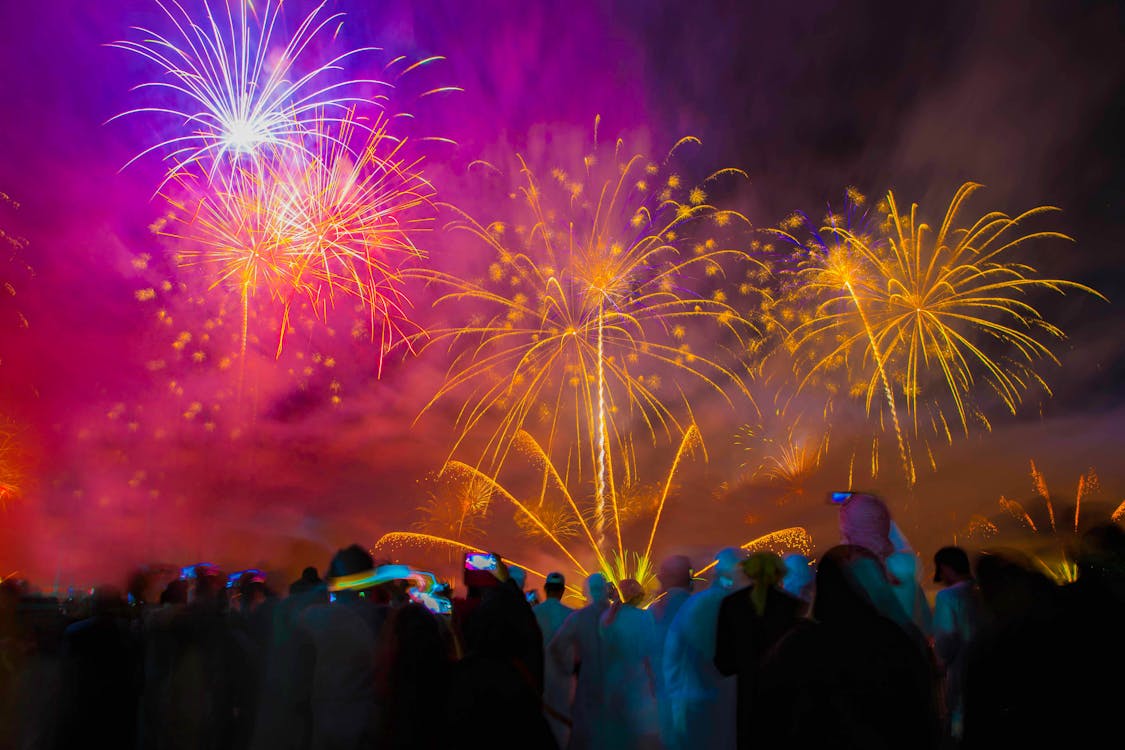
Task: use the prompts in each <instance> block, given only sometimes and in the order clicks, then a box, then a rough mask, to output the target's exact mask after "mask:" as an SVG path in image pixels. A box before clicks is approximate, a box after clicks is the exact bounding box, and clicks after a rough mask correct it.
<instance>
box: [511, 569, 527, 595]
mask: <svg viewBox="0 0 1125 750" xmlns="http://www.w3.org/2000/svg"><path fill="white" fill-rule="evenodd" d="M508 577H509V578H511V579H512V580H513V581H515V583H516V586H518V587H519V590H520V591H523V587H524V585H525V584H526V583H527V573H525V572H524V569H523V568H521V567H519V566H517V565H513V566H511V567H510V568H508Z"/></svg>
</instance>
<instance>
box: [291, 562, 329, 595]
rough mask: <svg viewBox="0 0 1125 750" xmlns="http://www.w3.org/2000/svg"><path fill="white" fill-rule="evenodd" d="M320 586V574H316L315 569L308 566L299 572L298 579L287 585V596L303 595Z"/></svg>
mask: <svg viewBox="0 0 1125 750" xmlns="http://www.w3.org/2000/svg"><path fill="white" fill-rule="evenodd" d="M322 584H323V581H321V580H320V574H319V573H317V570H316V567H315V566H313V565H309V566H308V567H306V568H305V569H304V570H302V571H301V577H300V578H298V579H297V580H296V581H293V583H291V584H289V594H290V596H292V595H294V594H304V593H307V592H309V591H312V590H313V589H316V588H317V587H319V586H321V585H322Z"/></svg>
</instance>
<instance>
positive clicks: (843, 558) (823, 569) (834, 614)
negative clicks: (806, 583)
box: [813, 544, 881, 624]
mask: <svg viewBox="0 0 1125 750" xmlns="http://www.w3.org/2000/svg"><path fill="white" fill-rule="evenodd" d="M878 562H879V561H878V558H877V557H875V554H874V553H873V552H871V550H869V549H867V548H866V547H860V546H859V545H855V544H841V545H838V546H836V547H833V548H832V549H830V550H828V551H827V552H825V553H824V556H823V557H822V558H820V562H819V563H818V564H817V568H816V599H815V600H814V601H813V617H814V618H815V619H816V620H818V621H819V622H825V623H840V624H849V623H850V624H855V623H857V622H862V621H864V620H865V619H870V618H872V617H877V616H878V614H879V611H878V609H877V608H876V606H875V604H874V603H873V602H872V600H871V597H870V594H869V593H868V592H869V588H868V586H866V585H864V583H863V582H861V581H860V579H859V575H858V571H859V568H860V567H861V566H863V567H865V568H866V569H868V570H872V569H879V570H881V567H880V566H879V564H878Z"/></svg>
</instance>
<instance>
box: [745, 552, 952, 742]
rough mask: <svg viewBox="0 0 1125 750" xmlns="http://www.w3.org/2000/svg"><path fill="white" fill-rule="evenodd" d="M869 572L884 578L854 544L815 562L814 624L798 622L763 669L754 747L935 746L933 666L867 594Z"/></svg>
mask: <svg viewBox="0 0 1125 750" xmlns="http://www.w3.org/2000/svg"><path fill="white" fill-rule="evenodd" d="M873 571H882V567H881V566H880V565H879V561H878V559H877V558H876V557H875V556H874V554H873V553H871V552H870V551H868V550H867V549H865V548H862V547H858V546H855V545H841V546H838V547H833V548H832V549H831V550H829V551H828V552H827V553H826V554H825V555H824V557H823V558H822V559H821V561H820V563H819V565H818V568H817V576H816V599H815V601H814V604H813V619H812V620H804V621H801V622H800V623H798V624H797V625H795V626H794V627H793V628H792V629H791V630H790V631H789V633H787V634H786V635H785V636H784V637H783V638H782V639H781V640H780V641H778V642H777V644H776V645H775V646H774V648H773V649H772V650H771V651H770V653H769V654H768V655H767V656H766V658H765V660H764V662H763V664H762V670H761V674H760V680H759V682H758V688H759V689H758V691H757V694H756V695H755V705H754V707H753V714H754V716H753V718H754V725H753V727H752V728H751V729H752V731H753V732H754V737H753V743H754V744H756V745H758V746H761V747H831V748H865V749H867V750H880V749H882V748H886V749H887V750H890V749H892V748H895V749H897V748H931V747H934V746H935V745H936V742H937V717H936V713H935V704H934V698H935V696H934V675H933V672H932V669H931V666H930V662H929V660H928V658H927V654H926V652H924V651H923V650H922V649H921V648H920V647H919V646H918V644H917V643H916V642H915V641H914V640H913V639H912V638H910V636H908V635H907V634H906V633H905V632H904V631H903V630H902V629H901V628H900V627H899V626H898V625H897V624H895V623H894V622H892V621H891V620H889V619H888V618H886V617H885V616H883V615H882V614H880V612H879V610H878V609H876V607H875V606H874V604H873V603H872V601H871V600H870V598H869V597H868V595H867V591H869V590H870V588H869V583H870V582H869V581H867V580H865V578H866V577H867V576H869V575H871V574H872V572H873ZM768 611H769V605H768V604H767V607H766V612H767V613H768ZM740 726H741V725H740ZM740 739H741V735H740ZM744 746H746V745H744Z"/></svg>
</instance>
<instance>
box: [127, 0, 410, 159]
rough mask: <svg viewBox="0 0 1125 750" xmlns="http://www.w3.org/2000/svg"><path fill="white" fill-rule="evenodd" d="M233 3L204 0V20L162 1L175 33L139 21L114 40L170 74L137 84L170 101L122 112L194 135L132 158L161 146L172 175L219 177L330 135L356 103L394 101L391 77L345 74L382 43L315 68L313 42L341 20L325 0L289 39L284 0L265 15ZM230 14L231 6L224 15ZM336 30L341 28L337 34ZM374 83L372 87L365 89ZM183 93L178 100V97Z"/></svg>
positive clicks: (241, 0)
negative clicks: (389, 92) (341, 76)
mask: <svg viewBox="0 0 1125 750" xmlns="http://www.w3.org/2000/svg"><path fill="white" fill-rule="evenodd" d="M233 1H234V2H235V3H237V6H238V8H237V10H235V9H233V8H232V7H231V1H230V0H224V2H223V8H222V9H221V10H219V11H218V12H217V13H216V12H213V11H212V8H211V4H210V3H209V2H207V0H204V3H203V13H204V16H205V17H204V18H203V19H201V20H196V19H194V18H192V16H191V14H190V13H188V11H187V10H186V9H185V8H184V7H183V5H181V4H180V3H179V2H177V1H176V0H171V2H170V3H164V2H161V1H160V0H156V4H157V5H159V6H160V8H161V10H163V11H164V13H165V15H166V16H167V17H168V20H169V21H171V23H172V25H173V26H174V27H175V31H176V33H175V34H171V35H166V34H162V33H160V32H158V31H153V30H151V29H148V28H144V27H134V31H136V32H137V33H138V34H139V35H140V38H139V39H138V40H134V41H119V42H114V43H113V44H111V45H110V46H112V47H117V48H119V49H123V50H126V51H128V52H131V53H134V54H137V55H140V56H141V57H143V58H145V59H147V60H149V61H150V62H152V63H154V64H155V65H156V66H157V67H158V68H159V69H160V71H161V74H162V78H161V79H160V80H156V81H151V82H148V83H142V84H140V85H139V86H138V87H137V88H138V89H146V90H150V89H151V90H156V91H158V92H162V93H163V94H164V95H165V98H166V99H167V100H171V101H165V102H161V103H159V104H156V105H153V106H148V107H141V108H138V109H132V110H129V111H128V112H125V113H122V114H121V115H118V117H122V116H125V115H132V114H160V115H168V116H170V117H171V118H174V119H175V120H176V121H178V123H179V124H180V126H181V127H185V126H186V128H190V130H188V131H187V132H184V133H181V134H178V135H175V136H174V137H171V138H168V139H166V140H163V141H161V142H159V143H157V144H154V145H152V146H150V147H148V148H146V149H145V150H144V151H142V152H141V153H140V154H138V155H137V156H136V157H134V158H133V159H132V160H131V161H130V163H132V162H133V161H136V160H137V159H139V158H141V157H143V156H145V155H146V154H149V153H151V152H153V151H166V154H165V159H167V160H168V161H169V162H171V165H170V166H169V167H168V170H167V176H166V178H165V179H166V180H167V179H171V178H173V177H177V176H179V175H181V174H182V173H183V172H185V171H188V170H190V169H191V168H193V167H199V168H201V169H202V170H203V171H204V172H205V173H206V174H207V175H208V176H209V177H213V176H214V175H215V174H217V173H218V171H219V170H220V169H221V168H223V167H224V166H229V165H231V164H234V165H241V167H242V168H245V166H246V162H250V163H257V162H258V160H260V159H262V158H264V157H267V156H271V155H274V154H276V153H278V152H283V151H294V150H296V151H300V150H303V149H305V148H306V142H307V141H308V140H310V139H314V138H316V137H317V136H318V135H321V136H322V135H323V133H324V132H325V130H324V127H323V126H324V125H325V123H330V122H332V121H334V120H339V119H341V118H342V117H343V113H344V112H345V111H346V110H347V109H348V107H350V106H351V105H353V104H359V103H363V102H368V101H379V100H382V99H385V93H380V92H381V90H384V89H386V88H388V87H389V84H387V83H385V82H383V81H377V80H365V79H345V80H338V77H337V76H334V75H333V74H334V73H336V72H338V71H340V70H342V69H343V66H344V63H345V62H347V61H348V60H349V58H352V57H354V56H356V55H358V54H361V53H364V52H368V51H372V49H373V48H361V49H355V50H349V51H347V52H344V53H342V54H339V55H336V56H335V57H333V58H332V59H331V60H329V61H328V62H326V63H323V64H320V65H309V66H308V67H309V69H308V70H307V71H306V70H304V69H303V68H304V67H305V65H304V64H305V62H306V61H305V59H304V58H305V57H306V56H307V53H308V52H309V50H310V48H315V47H317V46H319V45H321V44H322V43H323V42H324V41H325V39H326V37H327V36H328V35H329V33H330V32H331V30H332V27H333V26H334V25H335V26H338V25H339V20H340V18H342V16H343V14H342V13H335V14H330V15H323V16H322V15H321V11H322V10H323V9H324V6H325V3H321V4H319V5H317V6H316V8H314V9H313V10H312V12H310V13H309V14H308V15H307V16H305V18H304V19H303V20H302V21H301V22H300V23H299V24H298V25H297V27H296V29H295V30H294V31H293V33H292V34H291V35H290V36H288V37H287V38H285V39H284V40H282V39H280V38H278V39H275V38H274V34H275V31H276V32H277V34H278V36H279V37H280V36H281V34H282V28H283V27H284V21H283V19H282V17H281V8H282V5H283V3H282V2H278V3H277V4H276V5H274V4H273V3H272V2H270V1H269V0H267V2H266V6H265V8H264V9H263V11H262V13H261V15H260V17H259V16H258V14H257V13H256V11H255V9H254V5H253V3H252V2H250V1H249V0H233ZM224 11H225V12H224ZM333 37H334V33H333ZM370 87H375V88H376V90H377V92H376V93H375V94H371V93H369V92H367V91H365V89H367V88H370ZM176 100H179V101H176Z"/></svg>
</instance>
